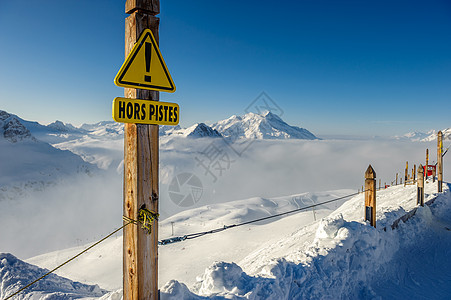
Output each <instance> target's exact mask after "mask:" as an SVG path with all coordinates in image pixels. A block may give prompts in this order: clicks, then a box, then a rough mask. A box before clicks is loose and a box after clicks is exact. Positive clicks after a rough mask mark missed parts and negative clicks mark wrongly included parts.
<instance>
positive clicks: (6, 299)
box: [4, 222, 132, 300]
mask: <svg viewBox="0 0 451 300" xmlns="http://www.w3.org/2000/svg"><path fill="white" fill-rule="evenodd" d="M131 223H132V222H128V223H126V224H125V225H122V227H120V228H118V229H116V230H115V231H113V232H112V233H110V234H109V235H107V236H106V237H104V238H102V239H101V240H99V241H97V242H95V243H94V244H92V245H91V246H89V247H88V248H86V249H85V250H83V251H81V252H80V253H78V254H77V255H75V256H74V257H72V258H70V259H68V260H66V261H65V262H63V263H62V264H61V265H59V266H57V267H56V268H54V269H52V270H51V271H49V272H47V273H46V274H44V275H42V276H41V277H39V278H38V279H36V280H35V281H33V282H31V283H29V284H27V285H26V286H24V287H23V288H21V289H20V290H18V291H17V292H15V293H14V294H12V295H10V296H8V297H6V298H5V299H4V300H8V299H11V298H12V297H14V296H16V295H17V294H19V293H20V292H22V291H24V290H26V289H27V288H29V287H30V286H32V285H33V284H35V283H36V282H38V281H40V280H42V279H44V278H45V277H47V276H49V275H50V274H52V273H53V272H55V271H56V270H58V269H59V268H61V267H62V266H64V265H66V264H67V263H69V262H71V261H72V260H74V259H76V258H77V257H79V256H80V255H82V254H84V253H86V252H88V251H89V250H90V249H92V248H94V247H95V246H97V245H98V244H100V243H101V242H103V241H104V240H106V239H108V238H109V237H110V236H112V235H114V234H115V233H116V232H118V231H120V230H122V229H123V228H124V227H126V226H127V225H129V224H131Z"/></svg>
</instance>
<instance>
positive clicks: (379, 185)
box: [379, 179, 381, 190]
mask: <svg viewBox="0 0 451 300" xmlns="http://www.w3.org/2000/svg"><path fill="white" fill-rule="evenodd" d="M380 189H381V180H380V179H379V190H380Z"/></svg>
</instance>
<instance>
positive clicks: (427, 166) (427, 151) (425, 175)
mask: <svg viewBox="0 0 451 300" xmlns="http://www.w3.org/2000/svg"><path fill="white" fill-rule="evenodd" d="M428 169H429V149H426V168H425V171H426V173H425V174H424V177H425V178H426V180H427V179H428Z"/></svg>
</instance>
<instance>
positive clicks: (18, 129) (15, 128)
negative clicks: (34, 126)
mask: <svg viewBox="0 0 451 300" xmlns="http://www.w3.org/2000/svg"><path fill="white" fill-rule="evenodd" d="M0 130H2V131H3V137H4V138H5V139H6V140H8V141H9V142H11V143H17V142H19V141H22V140H25V139H31V140H32V141H36V139H35V138H34V137H33V136H32V135H31V132H30V130H28V129H27V128H26V127H25V126H24V125H23V124H22V123H21V122H20V121H19V119H18V118H17V117H16V116H15V115H11V114H9V113H7V112H6V111H3V110H2V111H0Z"/></svg>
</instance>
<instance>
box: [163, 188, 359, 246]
mask: <svg viewBox="0 0 451 300" xmlns="http://www.w3.org/2000/svg"><path fill="white" fill-rule="evenodd" d="M358 194H360V193H359V192H357V193H353V194H349V195H346V196H343V197H339V198H335V199H332V200H328V201H324V202H321V203H317V204H313V205H310V206H306V207H302V208H297V209H293V210H290V211H287V212H283V213H280V214H275V215H271V216H267V217H263V218H259V219H255V220H251V221H247V222H243V223H239V224H233V225H224V227H220V228H216V229H213V230H209V231H202V232H197V233H191V234H186V235H184V236H177V237H172V238H168V239H164V240H161V241H159V242H158V245H168V244H172V243H176V242H182V241H185V240H191V239H195V238H198V237H201V236H204V235H207V234H213V233H218V232H221V231H224V230H227V229H229V228H236V227H240V226H244V225H248V224H252V223H255V222H260V221H264V220H268V219H271V218H277V217H280V216H284V215H288V214H291V213H294V212H298V211H303V210H306V209H309V208H313V207H316V206H320V205H324V204H327V203H331V202H335V201H338V200H342V199H345V198H348V197H352V196H356V195H358Z"/></svg>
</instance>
